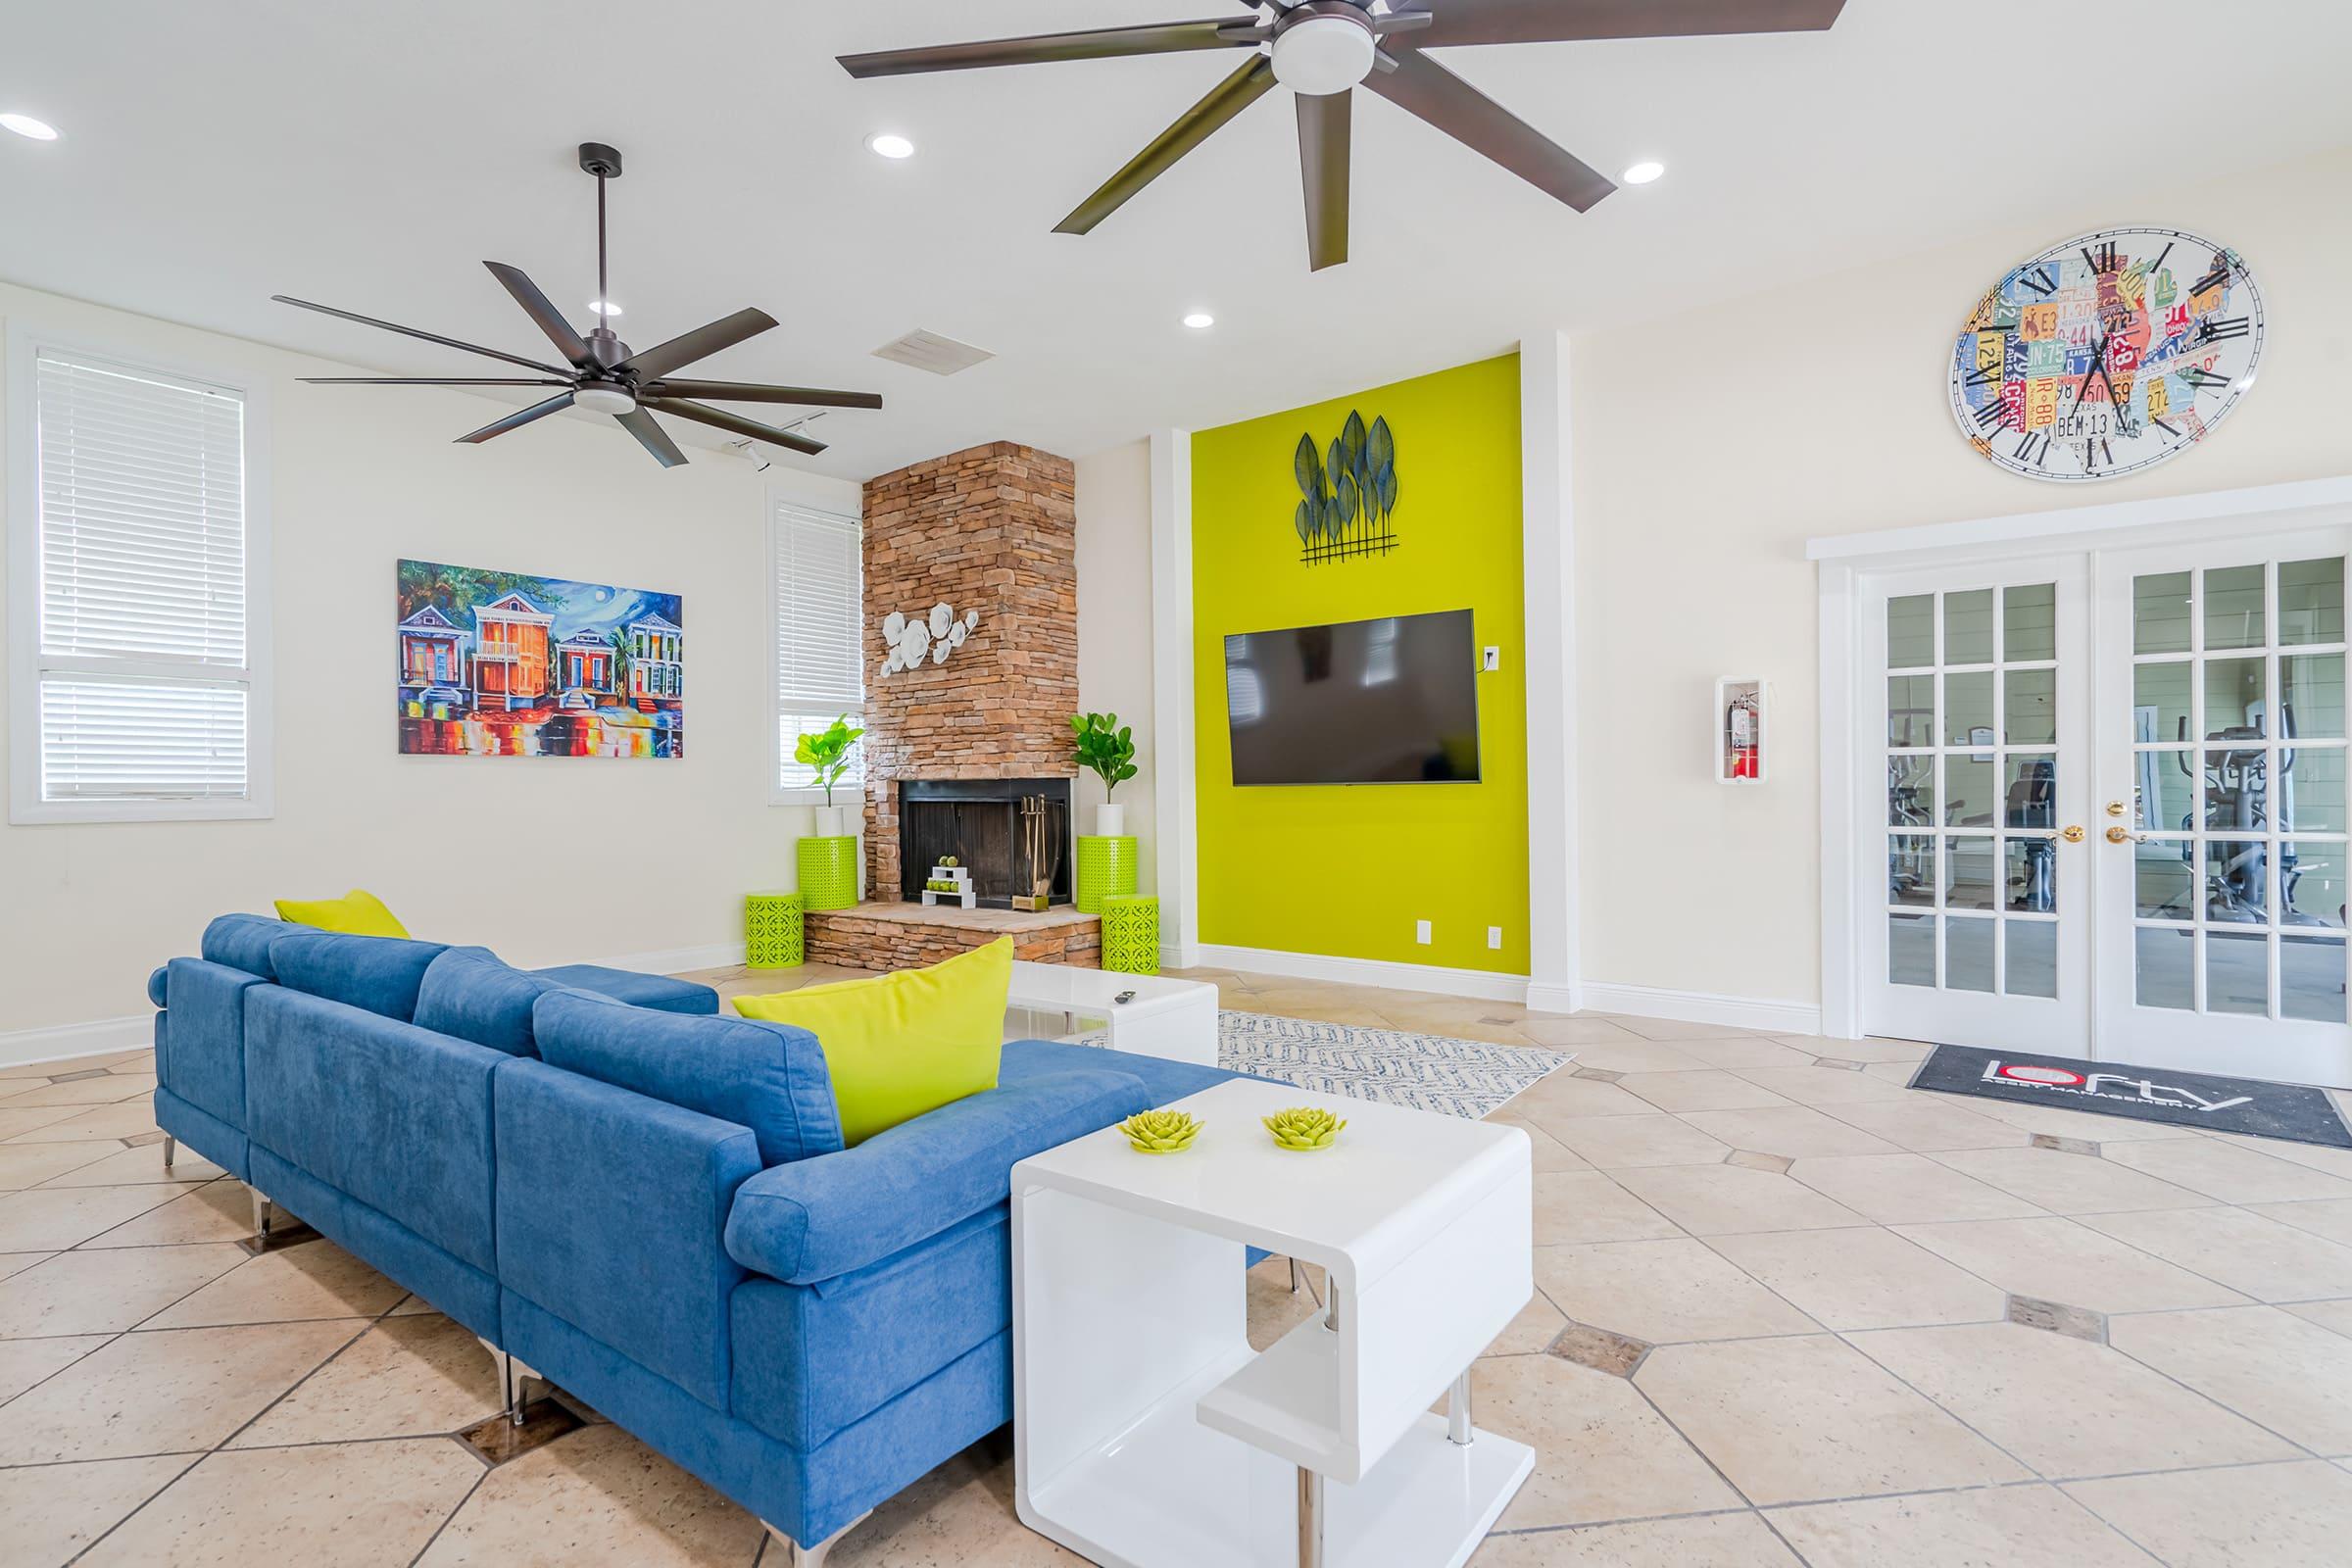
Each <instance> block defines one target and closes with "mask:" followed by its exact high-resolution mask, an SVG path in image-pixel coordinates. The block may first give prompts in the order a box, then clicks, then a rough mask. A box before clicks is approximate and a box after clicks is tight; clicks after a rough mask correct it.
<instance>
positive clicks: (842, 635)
mask: <svg viewBox="0 0 2352 1568" xmlns="http://www.w3.org/2000/svg"><path fill="white" fill-rule="evenodd" d="M769 526H770V530H771V541H772V547H771V553H772V555H773V557H774V561H775V572H776V580H775V612H776V788H778V789H779V790H805V789H809V788H812V787H814V786H815V784H816V777H815V774H814V771H813V770H812V769H810V768H808V767H805V766H803V765H802V764H801V763H799V762H796V761H794V760H792V753H793V748H794V747H795V746H796V745H797V744H798V743H799V741H800V738H801V737H802V736H803V735H813V734H816V733H818V732H819V731H822V730H824V729H825V728H827V727H828V726H830V725H831V724H832V722H833V720H835V719H836V718H839V717H841V716H842V715H843V714H845V713H846V714H848V715H849V719H850V722H851V723H852V724H853V725H856V724H858V722H859V718H860V715H861V714H862V713H863V711H864V708H865V651H864V646H863V641H862V639H861V638H860V636H859V627H860V625H861V623H862V622H863V620H864V598H865V576H864V569H863V565H862V563H861V560H860V552H861V532H860V528H859V524H858V519H857V518H855V517H843V516H836V515H833V514H831V513H826V512H818V511H815V510H813V509H811V508H809V507H803V506H796V505H794V504H792V503H790V502H784V501H779V502H777V503H776V504H775V513H774V516H773V518H772V519H771V521H770V525H769ZM863 755H864V754H863V750H862V748H860V749H859V750H858V751H856V752H853V753H851V763H850V767H849V770H848V771H847V772H845V773H843V774H842V783H843V784H844V785H847V786H850V787H851V795H850V797H849V798H850V799H855V798H856V786H857V785H858V784H859V783H860V782H861V781H862V780H863V778H864V776H865V775H864V767H863Z"/></svg>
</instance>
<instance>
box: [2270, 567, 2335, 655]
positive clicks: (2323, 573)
mask: <svg viewBox="0 0 2352 1568" xmlns="http://www.w3.org/2000/svg"><path fill="white" fill-rule="evenodd" d="M2278 640H2279V641H2280V642H2281V643H2289V644H2292V643H2340V642H2342V641H2343V640H2344V558H2343V557H2341V556H2334V557H2331V558H2329V559H2328V560H2326V561H2282V562H2280V563H2279V564H2278Z"/></svg>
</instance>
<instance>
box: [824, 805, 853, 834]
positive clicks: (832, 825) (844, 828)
mask: <svg viewBox="0 0 2352 1568" xmlns="http://www.w3.org/2000/svg"><path fill="white" fill-rule="evenodd" d="M849 831H850V809H849V808H848V807H846V806H820V807H818V808H817V809H816V835H815V836H816V837H818V838H820V839H837V838H842V837H844V836H846V835H847V834H848V833H849Z"/></svg>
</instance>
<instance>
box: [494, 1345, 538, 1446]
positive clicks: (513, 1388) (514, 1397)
mask: <svg viewBox="0 0 2352 1568" xmlns="http://www.w3.org/2000/svg"><path fill="white" fill-rule="evenodd" d="M498 1381H499V1384H500V1387H501V1388H502V1389H503V1390H504V1391H505V1394H506V1399H507V1421H508V1423H509V1424H510V1425H513V1426H517V1427H519V1426H521V1425H523V1424H524V1422H525V1421H527V1420H528V1419H529V1415H528V1412H529V1410H530V1408H531V1405H532V1403H533V1401H535V1400H537V1399H540V1398H543V1397H546V1394H547V1391H548V1389H549V1387H550V1385H549V1383H548V1381H547V1379H545V1378H543V1377H541V1376H540V1375H539V1374H538V1373H536V1372H534V1371H532V1370H531V1369H530V1368H529V1367H527V1366H525V1365H523V1364H522V1363H521V1362H520V1361H518V1360H516V1359H515V1357H514V1356H513V1355H511V1354H509V1353H508V1352H507V1351H505V1350H500V1351H499V1352H498Z"/></svg>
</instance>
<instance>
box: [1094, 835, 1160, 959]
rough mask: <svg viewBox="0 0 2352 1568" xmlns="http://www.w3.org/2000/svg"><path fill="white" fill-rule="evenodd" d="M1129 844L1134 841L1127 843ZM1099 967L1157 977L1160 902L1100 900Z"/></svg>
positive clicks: (1144, 896) (1124, 896)
mask: <svg viewBox="0 0 2352 1568" xmlns="http://www.w3.org/2000/svg"><path fill="white" fill-rule="evenodd" d="M1128 842H1129V843H1133V842H1134V840H1132V839H1130V840H1129V841H1128ZM1103 968H1105V969H1110V970H1114V971H1116V972H1117V973H1119V974H1157V973H1159V900H1158V899H1157V898H1155V897H1153V896H1152V895H1151V894H1149V893H1112V894H1107V895H1105V896H1104V898H1103Z"/></svg>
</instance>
